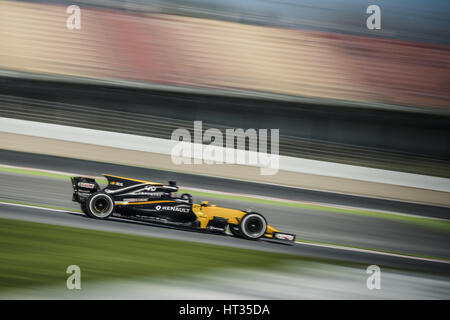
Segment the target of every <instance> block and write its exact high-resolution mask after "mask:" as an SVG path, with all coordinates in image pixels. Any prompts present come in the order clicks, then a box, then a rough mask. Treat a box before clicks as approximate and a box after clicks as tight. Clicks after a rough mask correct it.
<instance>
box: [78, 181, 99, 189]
mask: <svg viewBox="0 0 450 320" xmlns="http://www.w3.org/2000/svg"><path fill="white" fill-rule="evenodd" d="M78 186H79V187H81V188H86V189H94V187H95V184H93V183H87V182H78Z"/></svg>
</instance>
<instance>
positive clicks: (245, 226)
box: [239, 212, 267, 240]
mask: <svg viewBox="0 0 450 320" xmlns="http://www.w3.org/2000/svg"><path fill="white" fill-rule="evenodd" d="M266 229H267V221H266V219H265V218H264V217H263V216H262V215H260V214H259V213H256V212H249V213H247V214H245V215H244V216H243V217H242V219H241V222H239V234H240V236H241V237H243V238H245V239H249V240H257V239H259V238H261V237H262V236H263V235H264V233H266Z"/></svg>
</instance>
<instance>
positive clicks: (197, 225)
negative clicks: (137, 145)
mask: <svg viewBox="0 0 450 320" xmlns="http://www.w3.org/2000/svg"><path fill="white" fill-rule="evenodd" d="M104 176H105V178H106V179H107V180H108V185H107V186H106V187H105V188H103V189H101V188H100V186H99V184H98V183H97V182H96V181H95V179H92V178H86V177H72V178H71V180H72V186H73V190H74V193H73V197H72V201H75V202H78V203H80V205H81V210H82V211H83V212H84V213H85V214H86V215H87V216H89V217H91V218H95V219H107V218H109V217H111V216H114V217H120V218H126V219H134V220H140V221H148V222H157V223H164V224H170V225H176V226H179V227H189V228H194V229H198V230H204V231H209V232H213V233H226V230H227V229H229V230H230V232H231V233H232V234H233V235H234V236H235V237H240V238H244V239H250V240H256V239H259V238H262V237H264V238H268V239H271V240H276V241H282V242H288V243H293V242H294V241H295V235H294V234H289V233H282V232H280V231H278V230H277V229H275V228H273V227H271V226H269V225H268V224H267V221H266V219H265V218H264V217H263V216H262V215H261V214H259V213H256V212H251V211H242V210H235V209H228V208H221V207H217V206H215V205H211V204H209V202H208V201H203V202H201V204H195V203H193V202H192V196H191V195H190V194H187V193H184V194H182V195H181V196H177V194H176V192H177V191H178V186H177V185H176V182H175V181H169V184H168V185H163V184H161V183H155V182H150V181H143V180H136V179H129V178H123V177H118V176H113V175H108V174H105V175H104Z"/></svg>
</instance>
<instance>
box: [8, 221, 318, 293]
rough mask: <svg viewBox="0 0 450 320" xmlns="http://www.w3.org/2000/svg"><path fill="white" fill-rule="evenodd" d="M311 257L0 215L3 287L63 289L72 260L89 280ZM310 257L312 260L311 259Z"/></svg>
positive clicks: (175, 273) (189, 273) (268, 264)
mask: <svg viewBox="0 0 450 320" xmlns="http://www.w3.org/2000/svg"><path fill="white" fill-rule="evenodd" d="M293 260H302V261H304V262H306V261H307V260H308V259H306V258H299V257H297V256H293V255H287V254H277V253H270V252H263V251H256V250H248V249H239V248H231V247H226V246H218V245H210V244H201V243H194V242H184V241H179V240H169V239H160V238H152V237H145V236H136V235H127V234H120V233H113V232H105V231H93V230H87V229H80V228H73V227H63V226H56V225H49V224H43V223H35V222H25V221H19V220H10V219H3V218H1V219H0V261H1V263H0V291H6V290H9V289H16V288H27V287H34V286H47V285H56V286H59V285H60V286H61V288H65V285H66V279H67V277H68V275H67V274H66V269H67V267H68V266H69V265H78V266H79V267H80V268H81V274H82V287H83V286H85V285H86V283H89V282H90V281H97V280H120V279H126V278H139V277H154V278H160V277H166V276H170V277H174V276H192V275H197V274H201V273H204V272H208V271H212V270H215V269H219V268H220V269H223V268H227V269H228V268H250V269H258V268H275V267H277V266H280V265H281V264H283V262H287V261H293ZM311 261H312V260H311Z"/></svg>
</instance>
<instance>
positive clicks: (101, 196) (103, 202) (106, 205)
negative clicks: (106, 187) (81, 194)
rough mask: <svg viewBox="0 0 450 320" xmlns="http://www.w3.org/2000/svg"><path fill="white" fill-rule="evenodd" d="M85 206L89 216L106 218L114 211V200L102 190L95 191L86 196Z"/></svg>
mask: <svg viewBox="0 0 450 320" xmlns="http://www.w3.org/2000/svg"><path fill="white" fill-rule="evenodd" d="M85 207H86V214H87V215H88V216H89V217H91V218H94V219H107V218H109V216H111V214H112V213H113V212H114V200H113V198H112V197H111V196H110V195H108V194H106V193H104V192H96V193H93V194H91V195H90V196H89V198H87V200H86V205H85Z"/></svg>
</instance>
